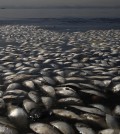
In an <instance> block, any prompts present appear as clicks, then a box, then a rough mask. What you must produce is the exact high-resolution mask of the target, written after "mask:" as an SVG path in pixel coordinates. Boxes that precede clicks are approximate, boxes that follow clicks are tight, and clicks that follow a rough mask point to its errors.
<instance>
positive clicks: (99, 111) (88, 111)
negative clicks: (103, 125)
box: [70, 105, 105, 116]
mask: <svg viewBox="0 0 120 134" xmlns="http://www.w3.org/2000/svg"><path fill="white" fill-rule="evenodd" d="M70 107H72V108H75V109H76V110H80V111H84V112H86V113H91V114H95V115H100V116H105V113H104V112H102V111H101V110H99V109H97V108H90V107H84V106H74V105H70Z"/></svg>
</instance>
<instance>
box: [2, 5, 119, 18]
mask: <svg viewBox="0 0 120 134" xmlns="http://www.w3.org/2000/svg"><path fill="white" fill-rule="evenodd" d="M61 17H62V18H63V17H80V18H84V17H87V18H101V17H104V18H119V17H120V9H118V8H117V9H104V8H103V9H94V8H93V9H92V8H88V9H87V8H82V9H0V19H11V18H61Z"/></svg>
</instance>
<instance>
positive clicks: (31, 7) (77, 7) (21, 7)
mask: <svg viewBox="0 0 120 134" xmlns="http://www.w3.org/2000/svg"><path fill="white" fill-rule="evenodd" d="M51 8H53V9H56V8H59V9H64V8H65V9H66V8H68V9H72V8H73V9H79V8H98V9H100V8H101V9H102V8H106V9H112V8H114V9H115V8H117V9H118V8H120V6H41V7H37V6H34V7H33V6H0V9H51Z"/></svg>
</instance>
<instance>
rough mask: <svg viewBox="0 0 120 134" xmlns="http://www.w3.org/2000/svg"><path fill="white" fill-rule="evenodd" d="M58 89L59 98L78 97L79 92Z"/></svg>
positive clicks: (65, 88) (62, 88)
mask: <svg viewBox="0 0 120 134" xmlns="http://www.w3.org/2000/svg"><path fill="white" fill-rule="evenodd" d="M56 89H57V90H56V94H57V95H58V96H61V97H78V94H77V92H76V91H75V90H73V89H72V88H70V87H59V88H56ZM58 89H59V90H58Z"/></svg>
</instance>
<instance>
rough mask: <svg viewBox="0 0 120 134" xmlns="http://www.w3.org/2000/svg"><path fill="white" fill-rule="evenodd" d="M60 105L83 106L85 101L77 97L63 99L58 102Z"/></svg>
mask: <svg viewBox="0 0 120 134" xmlns="http://www.w3.org/2000/svg"><path fill="white" fill-rule="evenodd" d="M58 103H60V104H62V105H83V101H82V100H81V99H80V98H75V97H67V98H61V99H59V100H58Z"/></svg>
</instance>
